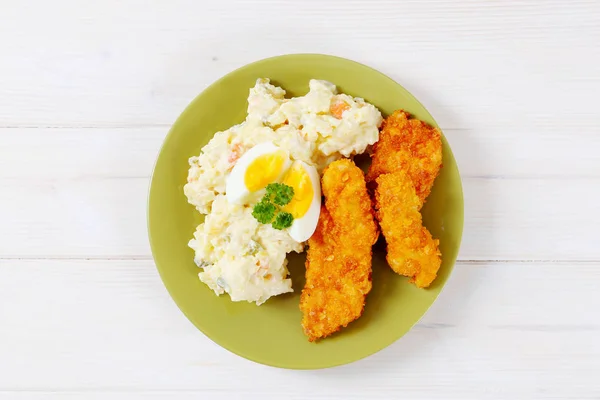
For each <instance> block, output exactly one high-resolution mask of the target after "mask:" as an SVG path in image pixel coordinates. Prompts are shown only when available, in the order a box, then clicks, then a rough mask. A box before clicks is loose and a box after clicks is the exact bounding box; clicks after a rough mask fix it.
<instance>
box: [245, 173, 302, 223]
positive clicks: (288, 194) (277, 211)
mask: <svg viewBox="0 0 600 400" xmlns="http://www.w3.org/2000/svg"><path fill="white" fill-rule="evenodd" d="M266 191H267V193H266V194H265V195H264V197H263V198H262V199H261V200H260V202H258V203H257V204H256V205H255V206H254V208H253V209H252V216H253V217H254V218H256V220H257V221H258V222H260V223H261V224H268V223H270V222H271V221H273V218H275V220H274V221H273V222H272V223H271V225H272V226H273V228H275V229H279V230H281V229H285V228H289V227H290V226H292V222H293V221H294V217H293V216H292V214H290V213H289V212H286V211H281V207H283V206H285V205H286V204H288V203H289V202H290V201H292V198H293V197H294V188H293V187H291V186H288V185H286V184H283V183H269V184H268V185H267V187H266Z"/></svg>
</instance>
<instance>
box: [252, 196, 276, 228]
mask: <svg viewBox="0 0 600 400" xmlns="http://www.w3.org/2000/svg"><path fill="white" fill-rule="evenodd" d="M252 216H253V217H254V218H256V220H257V221H258V222H260V223H261V224H268V223H269V222H271V221H272V220H273V217H275V206H274V205H273V204H271V202H269V201H268V200H266V201H265V199H264V198H263V199H262V200H261V201H260V203H258V204H256V205H255V206H254V209H253V210H252Z"/></svg>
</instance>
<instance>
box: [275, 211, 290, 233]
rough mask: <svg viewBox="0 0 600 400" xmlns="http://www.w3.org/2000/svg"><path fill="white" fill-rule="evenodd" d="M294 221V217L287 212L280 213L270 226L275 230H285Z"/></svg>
mask: <svg viewBox="0 0 600 400" xmlns="http://www.w3.org/2000/svg"><path fill="white" fill-rule="evenodd" d="M293 221H294V217H293V216H292V214H290V213H289V212H285V211H282V212H280V213H279V214H277V216H276V217H275V221H273V223H272V224H271V225H273V228H275V229H285V228H289V227H290V226H292V222H293Z"/></svg>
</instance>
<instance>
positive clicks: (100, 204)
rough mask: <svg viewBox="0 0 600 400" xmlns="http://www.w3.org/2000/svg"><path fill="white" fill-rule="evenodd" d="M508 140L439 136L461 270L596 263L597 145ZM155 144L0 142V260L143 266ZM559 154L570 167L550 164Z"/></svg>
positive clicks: (599, 216)
mask: <svg viewBox="0 0 600 400" xmlns="http://www.w3.org/2000/svg"><path fill="white" fill-rule="evenodd" d="M515 132H516V131H513V132H512V133H511V132H506V133H501V132H498V131H494V130H491V131H482V136H483V138H478V139H477V140H476V143H471V141H472V140H473V138H474V137H477V136H475V133H474V132H470V131H460V130H457V131H453V130H450V131H449V132H448V137H449V140H451V141H452V142H453V145H454V148H455V149H457V151H456V153H457V158H458V159H459V164H460V166H461V172H462V175H463V177H464V179H463V184H464V191H465V210H466V212H465V218H466V219H465V234H464V240H463V245H462V251H461V254H460V257H461V259H463V260H472V259H479V260H482V259H483V260H487V259H528V260H531V259H544V260H548V259H560V260H565V259H576V260H597V259H600V249H598V248H597V246H594V243H595V242H594V232H595V229H596V227H597V225H598V223H599V222H600V208H599V207H600V206H599V205H598V203H597V202H590V201H585V199H589V198H593V197H594V196H595V195H597V194H598V191H599V190H600V185H598V181H599V179H600V175H599V173H600V165H598V164H599V162H600V159H598V157H596V153H595V148H596V147H597V145H596V142H597V141H598V140H599V139H598V137H592V136H591V135H588V134H584V135H582V136H580V137H579V140H572V138H568V137H567V136H566V135H563V134H559V133H557V132H554V135H550V136H549V137H550V138H551V139H548V140H547V141H546V143H547V146H546V147H544V151H543V152H542V151H538V148H537V147H536V146H538V143H539V142H538V140H536V139H534V140H530V137H532V136H531V135H527V134H520V133H515ZM484 133H485V135H483V134H484ZM164 135H165V129H163V128H132V129H100V128H99V129H64V128H63V129H3V130H0V183H1V184H2V195H1V196H0V219H1V220H2V221H3V229H2V230H0V257H16V258H19V257H53V258H55V257H92V258H93V257H101V258H106V257H109V258H110V257H117V258H119V257H144V258H148V257H149V256H150V251H149V246H148V243H147V235H146V200H147V191H148V185H149V177H150V173H151V171H152V167H153V164H154V160H155V157H156V155H157V152H158V150H159V148H160V145H161V143H162V140H163V138H164ZM471 135H473V136H471ZM533 137H534V138H535V137H537V138H539V137H540V136H539V135H538V136H535V135H534V136H533ZM599 137H600V136H599ZM511 143H519V144H520V146H513V145H511ZM499 149H501V150H503V151H504V152H500V151H498V150H499ZM565 149H570V152H569V154H574V153H576V154H579V155H580V158H579V161H578V162H571V163H569V162H556V161H554V160H559V159H561V158H564V157H562V155H561V153H562V152H563V151H565ZM182 162H186V161H185V160H182ZM540 165H543V166H547V168H544V169H541V168H540ZM597 165H598V168H595V166H597Z"/></svg>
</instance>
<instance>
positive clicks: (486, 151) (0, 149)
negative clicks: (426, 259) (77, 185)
mask: <svg viewBox="0 0 600 400" xmlns="http://www.w3.org/2000/svg"><path fill="white" fill-rule="evenodd" d="M168 131H169V127H134V128H29V129H19V128H0V179H7V178H8V179H16V180H29V181H36V180H43V181H45V182H47V181H50V180H52V181H57V180H66V179H68V180H92V179H107V178H120V179H121V178H132V177H136V178H144V177H146V178H147V177H149V176H150V174H151V172H152V168H153V166H154V161H155V159H156V157H157V155H158V152H159V150H160V147H161V145H162V142H163V140H164V139H165V137H166V135H167V133H168ZM444 135H445V136H446V138H447V139H448V141H449V143H450V146H451V147H452V150H453V152H454V156H455V158H456V160H457V162H458V165H459V169H460V173H461V176H463V177H464V178H489V179H565V178H567V177H571V178H595V177H600V158H599V157H598V156H597V150H596V149H598V148H599V147H600V134H598V132H597V128H596V127H594V128H581V129H576V130H567V129H564V128H562V127H560V126H559V127H556V126H546V127H537V128H532V129H525V128H521V127H515V128H512V129H499V128H484V129H481V130H470V129H464V130H463V129H447V130H445V131H444ZM197 152H199V149H190V154H196V153H197ZM183 162H186V160H183Z"/></svg>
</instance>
